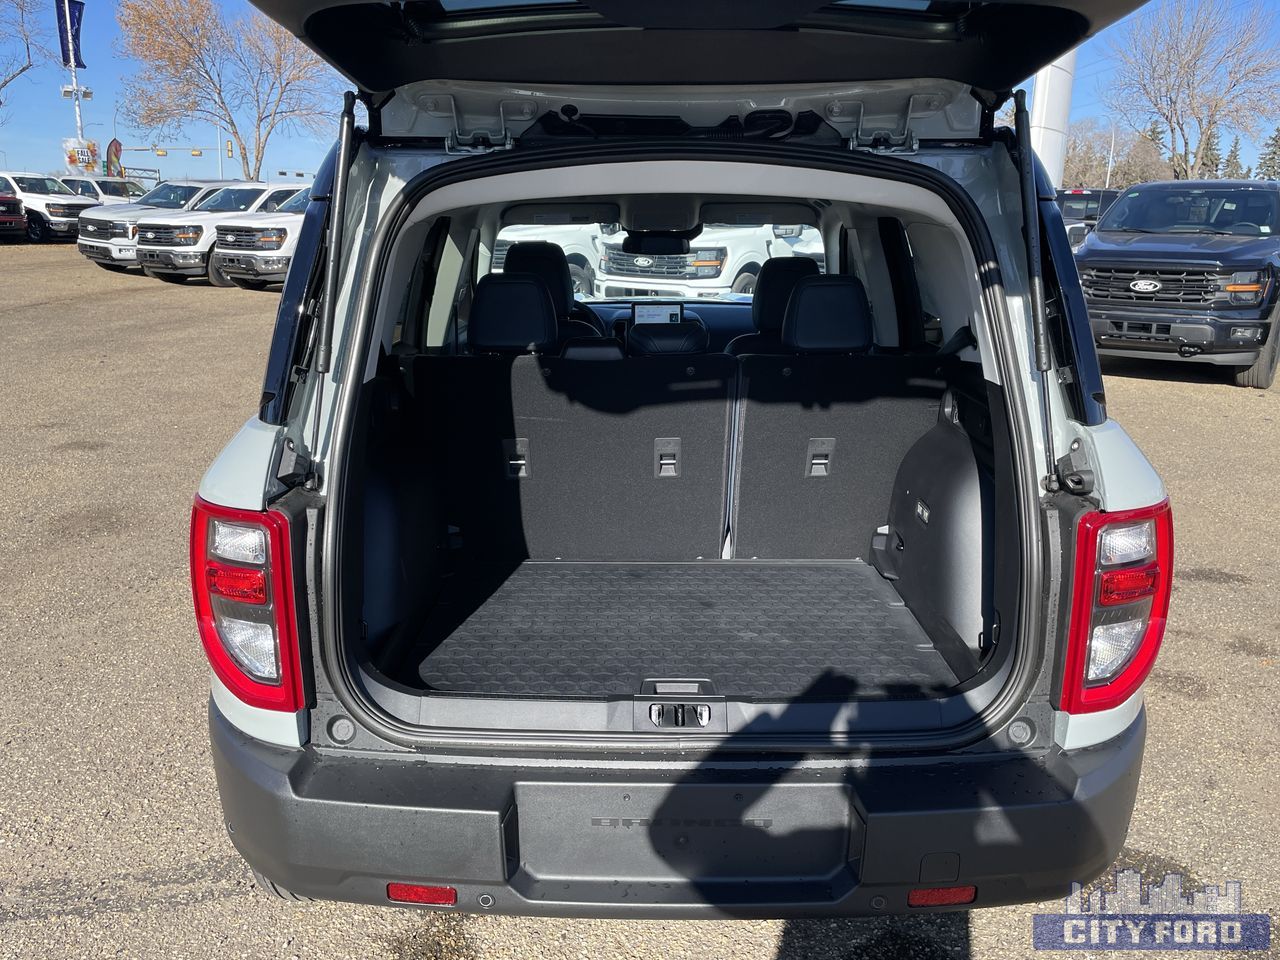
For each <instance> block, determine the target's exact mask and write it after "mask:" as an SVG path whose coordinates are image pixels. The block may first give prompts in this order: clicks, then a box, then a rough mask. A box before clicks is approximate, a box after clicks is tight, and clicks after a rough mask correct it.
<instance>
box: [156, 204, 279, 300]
mask: <svg viewBox="0 0 1280 960" xmlns="http://www.w3.org/2000/svg"><path fill="white" fill-rule="evenodd" d="M300 189H301V187H300V186H299V185H297V184H290V185H283V184H272V183H248V182H244V183H236V184H233V185H232V186H229V187H224V188H223V189H221V190H219V191H218V192H216V193H214V194H212V195H210V196H209V197H207V198H206V199H205V200H203V201H201V202H200V203H199V204H197V206H196V207H195V208H194V209H193V210H191V211H190V212H188V213H176V214H164V215H162V214H159V213H155V214H148V215H146V216H144V217H142V219H140V220H139V221H138V263H139V264H141V266H142V270H143V272H144V273H146V274H147V275H148V276H151V277H158V278H159V279H161V280H165V281H168V282H169V283H184V282H186V281H187V280H189V279H190V278H191V277H207V278H208V279H209V282H210V283H212V284H213V285H214V286H215V287H229V286H232V281H231V279H230V278H228V277H226V276H224V275H223V274H222V272H221V271H219V270H218V268H217V265H216V264H214V263H213V260H212V258H211V256H210V254H211V252H212V251H213V244H214V241H215V240H216V239H217V228H218V224H220V223H225V222H227V221H229V220H234V219H237V218H238V217H241V216H243V215H244V214H247V213H257V212H258V211H260V210H261V211H263V212H265V213H271V212H273V211H274V210H275V209H276V208H277V207H279V206H280V205H281V204H282V203H284V202H285V201H286V200H288V199H289V198H290V197H292V196H293V195H294V194H295V193H297V192H298V190H300Z"/></svg>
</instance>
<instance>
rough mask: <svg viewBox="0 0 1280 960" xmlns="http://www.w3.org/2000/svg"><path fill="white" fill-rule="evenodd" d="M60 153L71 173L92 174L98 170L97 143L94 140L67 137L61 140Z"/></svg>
mask: <svg viewBox="0 0 1280 960" xmlns="http://www.w3.org/2000/svg"><path fill="white" fill-rule="evenodd" d="M62 155H63V158H64V159H65V161H66V164H67V170H68V171H69V172H71V173H79V174H89V175H94V174H97V172H98V144H97V141H95V140H79V139H77V138H75V137H69V138H67V139H66V140H63V141H62Z"/></svg>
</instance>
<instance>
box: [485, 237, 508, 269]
mask: <svg viewBox="0 0 1280 960" xmlns="http://www.w3.org/2000/svg"><path fill="white" fill-rule="evenodd" d="M510 246H511V241H510V240H499V241H498V242H497V243H495V244H494V245H493V259H492V260H491V261H490V263H489V269H490V271H492V272H493V273H500V272H501V271H502V267H503V265H504V264H505V263H506V262H507V248H508V247H510Z"/></svg>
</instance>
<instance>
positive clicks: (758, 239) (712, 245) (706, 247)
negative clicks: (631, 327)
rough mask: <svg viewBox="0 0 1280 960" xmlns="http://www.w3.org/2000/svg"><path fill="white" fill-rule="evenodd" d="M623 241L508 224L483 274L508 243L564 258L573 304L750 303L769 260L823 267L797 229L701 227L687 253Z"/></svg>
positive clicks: (582, 231)
mask: <svg viewBox="0 0 1280 960" xmlns="http://www.w3.org/2000/svg"><path fill="white" fill-rule="evenodd" d="M626 239H627V231H626V230H624V229H623V228H622V227H621V226H619V225H618V224H616V223H591V224H566V225H548V224H517V225H510V226H506V227H503V228H502V229H501V230H500V231H499V232H498V237H497V242H496V243H495V244H494V249H493V255H492V257H491V258H490V262H489V270H490V272H493V273H496V272H500V271H502V270H503V269H504V268H505V265H506V257H507V251H508V250H509V249H510V247H511V245H512V244H513V243H521V242H530V241H545V242H549V243H554V244H555V245H557V246H558V247H560V248H561V249H562V250H563V251H564V252H565V256H566V258H567V259H568V261H569V270H570V273H571V274H572V275H573V280H574V296H575V297H576V298H577V299H578V300H613V299H619V298H622V299H627V300H643V299H657V300H670V299H673V298H677V299H678V298H694V297H696V298H697V299H700V300H706V299H717V300H729V301H743V300H747V301H749V300H750V299H751V296H752V290H753V289H754V284H753V283H752V282H751V279H750V278H751V276H752V275H754V273H755V272H757V271H758V270H759V268H760V264H761V263H763V262H764V261H765V260H767V259H770V258H771V257H789V256H806V257H810V258H812V259H814V260H816V261H817V262H818V266H819V268H820V269H823V268H825V259H826V258H825V256H824V254H823V247H822V237H821V235H820V234H819V233H818V231H817V230H816V229H814V228H813V227H809V226H803V225H798V224H759V225H754V226H740V225H737V224H716V223H708V224H704V225H703V228H702V232H701V233H700V234H699V235H698V236H697V237H695V238H694V239H692V240H690V241H689V252H688V253H653V254H647V253H643V252H640V253H636V252H628V251H627V250H626V249H625V247H624V244H625V242H626Z"/></svg>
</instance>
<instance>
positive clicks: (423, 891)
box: [387, 883, 458, 907]
mask: <svg viewBox="0 0 1280 960" xmlns="http://www.w3.org/2000/svg"><path fill="white" fill-rule="evenodd" d="M387 899H388V900H392V901H394V902H395V903H423V904H427V905H429V906H433V907H452V906H453V905H454V904H456V903H457V902H458V891H457V890H455V889H454V888H453V887H432V886H428V885H426V884H422V883H388V884H387Z"/></svg>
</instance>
